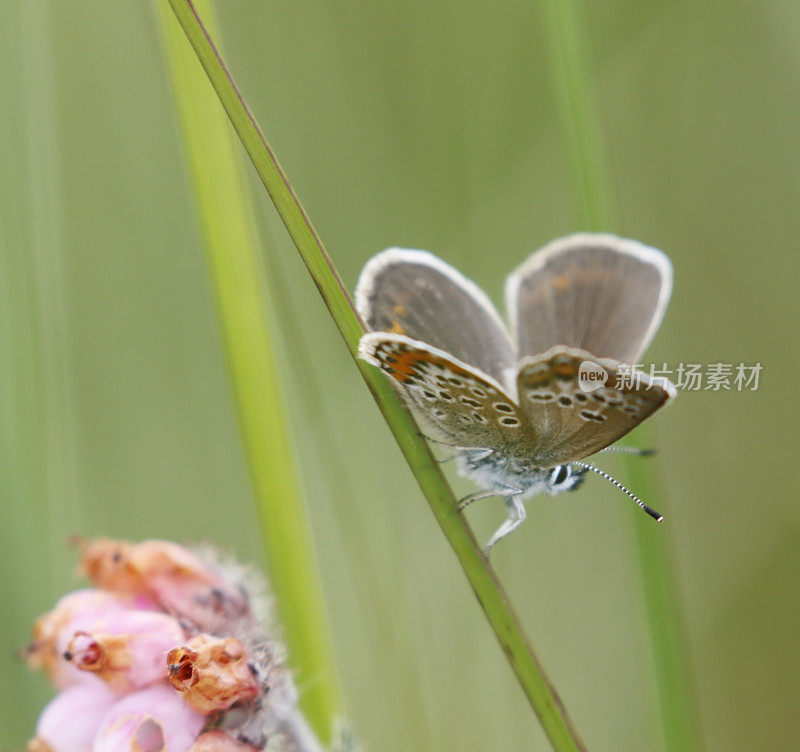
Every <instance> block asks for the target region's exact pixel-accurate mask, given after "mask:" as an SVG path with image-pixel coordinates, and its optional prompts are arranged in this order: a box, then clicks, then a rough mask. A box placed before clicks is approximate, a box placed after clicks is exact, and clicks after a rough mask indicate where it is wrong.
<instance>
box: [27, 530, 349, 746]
mask: <svg viewBox="0 0 800 752" xmlns="http://www.w3.org/2000/svg"><path fill="white" fill-rule="evenodd" d="M81 570H82V571H83V572H84V573H85V574H86V575H87V576H88V577H89V578H90V579H91V580H92V582H93V583H94V585H95V586H96V587H95V588H93V589H85V590H78V591H75V592H74V593H70V594H68V595H66V596H64V597H63V598H62V599H61V600H59V601H58V603H57V604H56V605H55V607H54V608H53V610H52V611H50V612H49V613H47V614H45V615H44V616H42V617H41V618H40V619H38V620H37V622H36V625H35V627H34V630H33V639H32V641H31V644H30V645H29V647H28V651H27V655H28V661H29V663H30V665H31V666H33V667H34V668H41V669H43V670H44V671H45V672H46V673H47V674H48V677H49V678H50V680H51V681H52V682H53V684H54V685H55V686H56V687H57V688H58V689H59V690H61V691H60V693H59V694H58V695H57V696H56V697H55V699H53V700H52V702H51V703H50V704H49V705H48V706H47V707H46V708H45V710H44V711H43V712H42V715H41V717H40V718H39V722H38V724H37V728H36V736H35V738H34V739H33V740H32V741H31V742H30V743H29V745H28V752H258V750H269V751H272V752H322V747H321V746H320V745H319V742H318V741H317V740H316V738H315V737H314V735H313V733H312V732H311V730H310V728H309V727H308V725H307V724H306V722H305V719H304V718H303V716H302V715H301V713H300V711H299V710H298V707H297V692H296V690H295V687H294V682H293V681H292V677H291V674H290V673H289V671H288V670H287V669H286V668H285V667H284V664H283V654H284V650H283V647H282V645H281V644H280V643H278V642H277V641H275V640H274V639H273V638H272V636H271V635H270V633H269V631H267V629H265V627H264V625H263V623H262V622H263V618H262V617H263V613H262V612H263V611H265V610H268V609H266V607H267V606H268V605H269V602H268V601H266V600H265V597H264V592H263V591H264V588H263V586H260V585H259V584H258V583H257V584H256V587H255V589H254V588H253V585H252V581H253V579H254V578H253V577H252V575H247V574H246V573H245V572H244V570H243V569H241V568H240V567H237V566H236V565H233V564H231V563H223V562H222V561H221V560H220V558H219V557H218V556H217V555H215V554H213V553H212V552H209V551H205V552H195V551H191V550H189V549H187V548H184V547H182V546H179V545H177V544H174V543H170V542H168V541H157V540H150V541H144V542H142V543H127V542H124V541H113V540H106V539H101V540H97V541H93V542H85V543H84V544H83V550H82V555H81ZM340 749H344V747H341V748H340ZM347 749H354V746H353V745H351V744H348V745H347Z"/></svg>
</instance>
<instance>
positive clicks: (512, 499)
mask: <svg viewBox="0 0 800 752" xmlns="http://www.w3.org/2000/svg"><path fill="white" fill-rule="evenodd" d="M506 506H507V507H508V511H509V515H508V519H507V520H506V521H505V522H504V523H503V524H502V525H500V527H499V528H497V530H495V532H494V535H493V536H492V537H491V538H489V541H488V542H487V544H486V545H485V546H484V547H483V554H484V556H487V557H488V556H489V552H490V551H491V549H492V546H494V544H495V543H497V541H499V540H502V539H503V538H505V537H506V536H507V535H508V534H509V533H511V532H512V531H513V530H516V529H517V528H518V527H519V526H520V525H521V524H522V523H523V522H524V521H525V516H526V514H525V505H524V504H523V503H522V497H521V496H519V495H514V496H509V497H508V498H507V499H506Z"/></svg>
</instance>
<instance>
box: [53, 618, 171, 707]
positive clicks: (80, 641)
mask: <svg viewBox="0 0 800 752" xmlns="http://www.w3.org/2000/svg"><path fill="white" fill-rule="evenodd" d="M72 625H73V627H76V629H75V631H74V633H73V635H72V638H71V639H70V642H69V643H68V645H67V648H66V650H65V652H64V657H65V658H66V659H67V660H69V661H71V662H72V664H73V665H75V666H76V667H77V668H79V669H80V670H82V671H91V672H93V673H94V674H95V675H96V676H98V677H99V678H100V679H102V680H103V681H105V682H106V683H107V684H108V685H109V686H110V687H112V688H113V689H114V690H115V691H117V692H120V693H125V692H131V691H133V690H135V689H142V688H143V687H146V686H148V685H149V684H154V683H155V682H159V681H162V680H164V679H165V678H166V677H167V670H166V664H165V656H166V654H167V652H168V651H169V650H170V649H171V648H172V647H174V646H175V645H178V644H180V643H182V642H183V641H184V639H185V637H186V635H185V633H184V631H183V629H182V627H181V626H180V624H178V622H177V621H176V620H175V619H174V618H173V617H171V616H169V615H168V614H162V613H158V612H155V611H118V612H114V613H111V614H108V615H106V616H105V618H104V619H102V621H99V620H95V622H94V628H88V629H81V628H80V627H81V626H82V625H81V624H80V619H78V620H76V621H75V622H73V624H72Z"/></svg>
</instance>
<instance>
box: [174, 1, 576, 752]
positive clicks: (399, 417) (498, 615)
mask: <svg viewBox="0 0 800 752" xmlns="http://www.w3.org/2000/svg"><path fill="white" fill-rule="evenodd" d="M168 2H169V4H170V5H171V7H172V9H173V11H174V12H175V15H176V17H177V18H178V20H179V22H180V24H181V26H182V27H183V30H184V32H185V33H186V36H187V37H188V38H189V40H190V42H191V43H192V46H193V47H194V50H195V52H196V53H197V56H198V58H199V59H200V62H201V63H202V65H203V67H204V68H205V71H206V73H207V74H208V77H209V79H210V80H211V83H212V84H213V86H214V89H215V90H216V92H217V96H218V97H219V99H220V101H221V102H222V105H223V107H224V108H225V111H226V112H227V113H228V117H229V118H230V120H231V122H232V124H233V126H234V128H235V129H236V132H237V133H238V134H239V138H240V139H241V141H242V144H243V145H244V147H245V150H246V151H247V153H248V155H249V156H250V159H251V160H252V161H253V165H254V166H255V168H256V171H257V172H258V175H259V177H260V178H261V181H262V182H263V183H264V186H265V188H266V189H267V191H268V192H269V194H270V197H271V198H272V201H273V203H274V204H275V207H276V208H277V210H278V213H279V214H280V216H281V218H282V220H283V222H284V224H285V225H286V228H287V230H288V231H289V234H290V236H291V238H292V240H293V241H294V243H295V245H296V247H297V249H298V251H299V252H300V255H301V256H302V258H303V260H304V261H305V263H306V266H307V267H308V269H309V272H310V273H311V276H312V277H313V279H314V281H315V283H316V285H317V287H318V289H319V291H320V294H321V295H322V297H323V299H324V300H325V303H326V305H327V306H328V309H329V310H330V312H331V315H332V316H333V319H334V321H335V323H336V325H337V327H338V328H339V331H340V332H341V334H342V337H343V338H344V340H345V342H346V343H347V346H348V348H349V350H350V353H351V354H352V355H353V357H354V358H356V363H357V365H358V368H359V369H360V371H361V374H362V376H363V377H364V379H365V381H366V382H367V384H368V386H369V387H370V389H371V391H372V393H373V395H374V397H375V399H376V401H377V402H378V405H379V407H380V409H381V410H382V412H383V414H384V417H385V418H386V421H387V422H388V424H389V427H390V428H391V430H392V433H393V434H394V436H395V439H396V440H397V442H398V444H399V446H400V449H401V450H402V452H403V454H404V455H405V457H406V460H407V461H408V463H409V465H410V467H411V470H412V471H413V473H414V475H415V477H416V478H417V481H418V482H419V484H420V486H421V488H422V490H423V492H424V494H425V496H426V498H427V500H428V503H429V504H430V506H431V509H432V511H433V513H434V515H435V517H436V519H437V521H438V523H439V525H440V527H441V528H442V531H443V532H444V534H445V537H446V538H447V540H448V542H449V543H450V545H451V546H452V548H453V551H454V552H455V554H456V556H457V557H458V560H459V563H460V564H461V566H462V568H463V570H464V573H465V574H466V576H467V579H468V580H469V583H470V585H471V586H472V589H473V591H474V592H475V595H476V597H477V598H478V601H479V603H480V604H481V607H482V608H483V611H484V613H485V614H486V617H487V619H488V620H489V623H490V624H491V626H492V628H493V629H494V632H495V634H496V636H497V639H498V641H499V642H500V645H501V646H502V648H503V651H504V652H505V654H506V657H507V659H508V661H509V663H510V664H511V667H512V668H513V670H514V672H515V674H516V676H517V678H518V680H519V682H520V685H521V686H522V688H523V691H524V692H525V694H526V696H527V698H528V701H529V702H530V704H531V707H532V708H533V710H534V712H535V713H536V715H537V716H538V717H539V720H540V721H541V724H542V727H543V729H544V731H545V733H546V735H547V737H548V738H549V740H550V743H551V745H552V747H553V749H554V750H557V752H566V751H567V750H572V751H573V752H574V751H576V750H583V749H585V748H584V746H583V744H582V743H581V741H580V739H579V738H578V735H577V733H576V732H575V730H574V729H573V727H572V724H571V722H570V720H569V718H568V716H567V713H566V710H565V709H564V706H563V705H562V703H561V700H560V699H559V697H558V695H557V693H556V692H555V689H554V688H553V686H552V685H551V684H550V682H549V680H548V679H547V677H546V676H545V673H544V671H543V669H542V666H541V664H540V663H539V661H538V659H537V658H536V656H535V654H534V653H533V650H532V649H531V646H530V644H529V643H528V640H527V638H526V636H525V634H524V632H523V630H522V627H521V625H520V623H519V620H518V619H517V617H516V615H515V614H514V611H513V609H512V608H511V604H510V603H509V601H508V598H507V597H506V595H505V593H504V591H503V589H502V588H501V586H500V583H499V582H498V581H497V578H496V577H495V575H494V572H493V571H492V570H491V568H490V567H489V565H488V562H487V561H486V559H485V558H484V557H483V556H482V555H481V553H480V549H479V547H478V545H477V543H476V541H475V538H474V536H473V535H472V532H471V531H470V529H469V527H468V526H467V524H466V522H465V521H464V519H463V517H462V516H461V515H460V514H458V511H457V509H456V500H455V498H454V496H453V493H452V491H451V490H450V488H449V486H448V485H447V483H446V481H445V480H444V477H443V476H442V473H441V469H440V468H439V466H438V465H437V464H436V463H435V462H434V460H433V458H432V456H431V454H430V451H429V450H428V447H427V445H426V444H425V442H424V441H423V440H422V438H421V437H420V435H419V432H418V429H417V426H416V424H415V423H414V421H413V419H412V418H411V416H410V415H409V413H408V412H407V411H406V410H405V408H404V407H403V406H402V404H401V403H400V401H399V399H398V398H397V395H396V394H395V393H394V391H393V390H392V388H391V387H390V385H389V384H388V382H387V381H386V379H385V377H384V376H383V374H381V373H380V372H379V371H378V370H377V369H374V368H371V367H370V366H368V365H366V364H365V363H363V362H362V361H360V360H358V359H357V350H358V341H359V339H360V337H361V335H362V333H363V331H364V329H363V324H362V322H361V321H360V319H359V317H358V315H357V313H356V312H355V309H354V308H353V305H352V302H351V300H350V297H349V295H348V293H347V291H346V289H345V287H344V285H343V284H342V282H341V280H340V278H339V276H338V274H337V273H336V270H335V269H334V267H333V264H332V262H331V260H330V257H329V256H328V254H327V252H326V250H325V247H324V246H323V244H322V241H321V240H320V238H319V236H318V235H317V233H316V231H315V230H314V228H313V226H312V225H311V222H310V220H309V219H308V217H307V216H306V214H305V211H304V210H303V208H302V206H301V205H300V202H299V200H298V199H297V196H296V195H295V193H294V191H293V189H292V187H291V185H290V184H289V181H288V180H287V178H286V175H285V173H284V172H283V171H282V169H281V168H280V166H279V164H278V162H277V159H276V158H275V155H274V154H273V152H272V150H271V149H270V147H269V145H268V143H267V141H266V139H265V138H264V136H263V134H262V133H261V131H260V129H259V127H258V125H257V124H256V121H255V119H254V118H253V116H252V114H251V113H250V111H249V110H248V108H247V105H246V104H245V102H244V99H243V98H242V96H241V94H240V93H239V91H238V89H237V88H236V85H235V84H234V82H233V80H232V78H231V77H230V74H229V73H228V71H227V69H226V68H225V65H224V63H223V61H222V59H221V57H220V55H219V53H218V51H217V49H216V48H215V46H214V44H213V42H212V40H211V37H210V36H209V35H208V33H207V31H206V29H205V27H204V25H203V23H202V22H201V20H200V17H199V15H198V13H197V11H196V9H195V6H194V5H193V4H192V3H191V2H190V0H168Z"/></svg>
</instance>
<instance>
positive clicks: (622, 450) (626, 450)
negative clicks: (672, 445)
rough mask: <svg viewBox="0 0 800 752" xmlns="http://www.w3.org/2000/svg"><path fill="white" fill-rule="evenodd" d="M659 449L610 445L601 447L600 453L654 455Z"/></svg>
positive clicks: (637, 455)
mask: <svg viewBox="0 0 800 752" xmlns="http://www.w3.org/2000/svg"><path fill="white" fill-rule="evenodd" d="M656 452H658V449H641V448H640V447H629V446H609V447H606V448H605V449H601V450H600V451H599V452H598V454H630V455H633V456H634V457H652V456H653V455H654V454H656Z"/></svg>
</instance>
